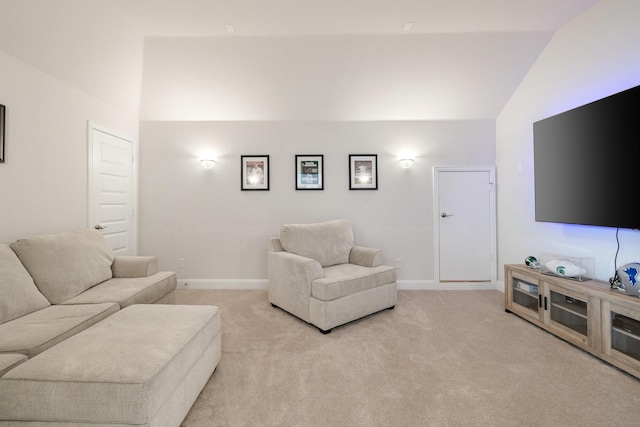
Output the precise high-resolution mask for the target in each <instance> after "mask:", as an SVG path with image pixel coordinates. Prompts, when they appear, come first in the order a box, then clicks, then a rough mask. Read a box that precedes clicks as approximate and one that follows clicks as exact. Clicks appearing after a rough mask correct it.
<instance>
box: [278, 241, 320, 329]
mask: <svg viewBox="0 0 640 427" xmlns="http://www.w3.org/2000/svg"><path fill="white" fill-rule="evenodd" d="M267 270H268V273H269V302H271V304H273V305H275V306H278V307H280V308H282V309H283V310H285V311H288V312H289V313H291V314H293V315H295V316H297V317H299V318H300V319H302V320H304V321H305V322H310V321H311V318H310V316H309V313H310V311H309V297H310V296H311V282H313V281H314V280H316V279H319V278H322V277H324V273H323V272H322V266H321V265H320V263H319V262H318V261H316V260H314V259H311V258H305V257H303V256H300V255H296V254H293V253H290V252H286V251H281V252H273V251H269V252H268V253H267Z"/></svg>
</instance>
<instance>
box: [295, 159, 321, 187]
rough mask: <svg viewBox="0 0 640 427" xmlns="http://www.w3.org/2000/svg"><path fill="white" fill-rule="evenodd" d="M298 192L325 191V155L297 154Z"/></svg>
mask: <svg viewBox="0 0 640 427" xmlns="http://www.w3.org/2000/svg"><path fill="white" fill-rule="evenodd" d="M296 190H324V155H322V154H296Z"/></svg>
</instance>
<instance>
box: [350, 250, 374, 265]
mask: <svg viewBox="0 0 640 427" xmlns="http://www.w3.org/2000/svg"><path fill="white" fill-rule="evenodd" d="M349 263H350V264H356V265H361V266H363V267H378V266H380V265H382V249H374V248H365V247H364V246H354V247H353V248H351V253H350V254H349Z"/></svg>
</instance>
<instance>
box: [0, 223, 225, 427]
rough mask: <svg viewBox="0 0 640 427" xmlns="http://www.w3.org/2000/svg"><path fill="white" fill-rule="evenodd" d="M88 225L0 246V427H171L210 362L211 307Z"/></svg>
mask: <svg viewBox="0 0 640 427" xmlns="http://www.w3.org/2000/svg"><path fill="white" fill-rule="evenodd" d="M176 283H177V282H176V275H175V273H174V272H169V271H167V272H161V271H158V260H157V258H155V257H142V256H135V257H132V256H127V257H118V256H114V254H113V251H112V250H111V248H110V247H109V246H108V244H107V243H106V241H105V240H104V238H103V237H102V235H101V234H100V233H99V232H98V231H97V230H80V231H72V232H65V233H57V234H49V235H41V236H33V237H28V238H25V239H20V240H18V241H16V242H14V243H12V244H11V245H7V244H0V396H2V399H0V426H4V425H7V426H18V425H19V426H21V427H24V426H41V425H43V423H60V424H59V425H69V426H80V425H104V426H106V425H109V426H116V425H119V426H121V425H137V426H138V425H139V426H179V425H180V423H181V422H182V420H183V418H184V417H185V416H186V414H187V412H188V411H189V409H190V408H191V405H192V404H193V402H194V401H195V400H196V398H197V397H198V394H199V393H200V391H201V390H202V388H203V387H204V385H205V383H206V382H207V381H208V379H209V377H210V376H211V374H212V373H213V371H214V370H215V369H216V367H217V365H218V363H219V361H220V358H221V325H220V312H219V309H218V307H214V306H179V305H174V304H173V303H175V289H176Z"/></svg>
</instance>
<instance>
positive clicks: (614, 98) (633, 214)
mask: <svg viewBox="0 0 640 427" xmlns="http://www.w3.org/2000/svg"><path fill="white" fill-rule="evenodd" d="M533 151H534V174H535V218H536V221H542V222H559V223H567V224H584V225H597V226H608V227H620V228H634V229H640V86H637V87H634V88H632V89H628V90H626V91H623V92H620V93H617V94H615V95H611V96H608V97H606V98H603V99H600V100H598V101H594V102H592V103H589V104H587V105H583V106H581V107H578V108H574V109H573V110H569V111H566V112H564V113H561V114H558V115H555V116H552V117H549V118H547V119H544V120H540V121H538V122H535V123H534V124H533Z"/></svg>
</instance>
